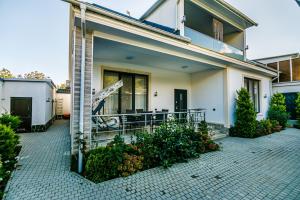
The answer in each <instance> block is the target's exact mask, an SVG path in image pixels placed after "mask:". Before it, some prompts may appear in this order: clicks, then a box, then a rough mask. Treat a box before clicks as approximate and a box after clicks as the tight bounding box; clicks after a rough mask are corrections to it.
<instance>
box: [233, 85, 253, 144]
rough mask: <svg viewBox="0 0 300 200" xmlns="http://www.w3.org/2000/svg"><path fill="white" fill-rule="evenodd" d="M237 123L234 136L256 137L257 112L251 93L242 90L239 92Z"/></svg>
mask: <svg viewBox="0 0 300 200" xmlns="http://www.w3.org/2000/svg"><path fill="white" fill-rule="evenodd" d="M237 94H238V98H237V100H236V112H235V114H236V121H235V127H234V129H235V130H234V133H235V135H234V136H239V137H246V138H253V137H255V135H256V112H255V110H254V105H253V103H252V101H251V98H250V95H249V92H248V91H247V90H246V89H245V88H242V89H241V90H239V91H237Z"/></svg>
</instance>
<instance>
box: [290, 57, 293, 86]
mask: <svg viewBox="0 0 300 200" xmlns="http://www.w3.org/2000/svg"><path fill="white" fill-rule="evenodd" d="M290 76H291V82H292V81H293V61H292V58H290Z"/></svg>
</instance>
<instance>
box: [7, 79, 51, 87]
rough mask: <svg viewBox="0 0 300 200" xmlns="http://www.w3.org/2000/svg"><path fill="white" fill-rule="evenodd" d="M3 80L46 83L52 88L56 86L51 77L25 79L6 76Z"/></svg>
mask: <svg viewBox="0 0 300 200" xmlns="http://www.w3.org/2000/svg"><path fill="white" fill-rule="evenodd" d="M2 81H3V82H21V83H46V84H48V85H49V86H50V87H51V88H56V86H55V84H54V83H53V81H52V80H51V79H25V78H4V79H2Z"/></svg>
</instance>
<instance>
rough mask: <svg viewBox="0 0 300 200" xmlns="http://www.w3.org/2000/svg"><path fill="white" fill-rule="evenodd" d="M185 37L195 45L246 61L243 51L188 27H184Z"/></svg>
mask: <svg viewBox="0 0 300 200" xmlns="http://www.w3.org/2000/svg"><path fill="white" fill-rule="evenodd" d="M184 35H185V36H186V37H189V38H190V39H191V40H192V43H193V44H196V45H199V46H201V47H204V48H206V49H209V50H212V51H216V52H218V53H221V54H224V55H226V56H229V57H232V58H236V59H239V60H244V52H243V51H242V50H240V49H237V48H235V47H233V46H231V45H229V44H226V43H224V42H222V41H220V40H217V39H214V38H213V37H210V36H208V35H205V34H203V33H201V32H198V31H196V30H193V29H191V28H189V27H186V26H185V27H184Z"/></svg>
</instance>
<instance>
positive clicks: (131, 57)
mask: <svg viewBox="0 0 300 200" xmlns="http://www.w3.org/2000/svg"><path fill="white" fill-rule="evenodd" d="M133 58H134V57H133V56H126V60H132V59H133Z"/></svg>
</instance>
